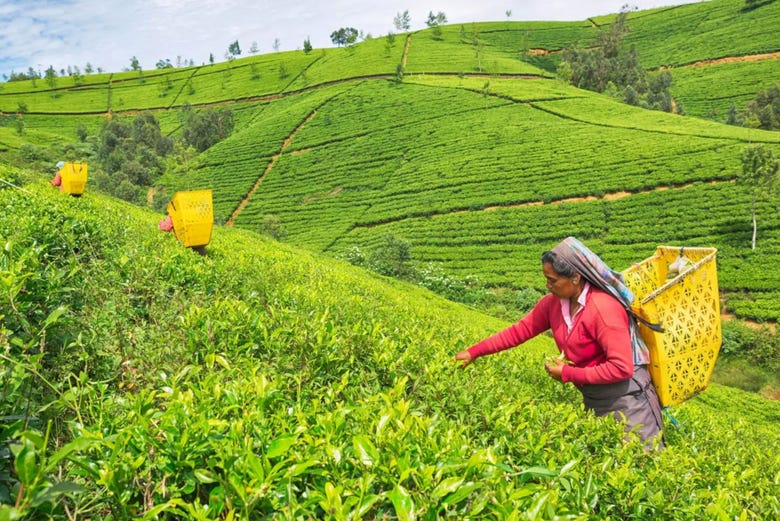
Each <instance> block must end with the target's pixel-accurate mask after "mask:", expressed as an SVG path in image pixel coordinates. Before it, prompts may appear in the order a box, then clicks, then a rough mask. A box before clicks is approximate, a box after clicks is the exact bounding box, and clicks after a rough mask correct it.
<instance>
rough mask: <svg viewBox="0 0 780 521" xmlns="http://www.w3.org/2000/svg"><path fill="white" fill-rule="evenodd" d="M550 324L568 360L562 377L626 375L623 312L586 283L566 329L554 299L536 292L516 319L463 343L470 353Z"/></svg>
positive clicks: (627, 340)
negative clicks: (469, 343) (536, 297)
mask: <svg viewBox="0 0 780 521" xmlns="http://www.w3.org/2000/svg"><path fill="white" fill-rule="evenodd" d="M548 329H550V330H552V334H553V338H555V343H556V344H558V348H559V349H560V350H561V351H563V353H564V354H565V355H566V358H568V359H569V360H571V362H572V364H571V365H567V366H566V367H564V368H563V373H562V375H561V377H562V380H563V381H564V382H572V383H573V384H575V385H577V386H581V385H583V384H609V383H615V382H620V381H623V380H628V379H629V378H631V377H632V376H633V374H634V362H633V356H632V353H631V336H630V333H629V329H628V315H627V314H626V311H625V309H623V306H622V305H621V304H620V303H619V302H618V301H617V300H616V299H615V298H614V297H612V296H611V295H609V294H607V293H604V292H603V291H601V290H599V289H597V288H595V287H592V286H591V288H590V290H589V291H588V295H587V297H586V300H585V306H584V307H583V308H582V311H580V312H579V313H578V314H577V315H576V316H575V317H574V325H573V327H572V330H571V333H569V332H567V330H566V322H565V321H564V320H563V313H562V311H561V302H560V300H559V299H558V298H557V297H556V296H555V295H552V294H548V295H545V296H544V297H542V299H541V300H539V302H537V304H536V306H534V308H533V309H532V310H531V311H530V312H529V313H528V314H527V315H526V316H525V317H523V318H522V319H521V320H520V321H519V322H517V323H516V324H513V325H511V326H509V327H508V328H506V329H505V330H503V331H500V332H499V333H496V334H495V335H493V336H491V337H489V338H486V339H485V340H483V341H482V342H479V343H478V344H474V345H473V346H471V347H470V348H469V353H470V354H471V357H472V358H478V357H480V356H484V355H489V354H493V353H497V352H499V351H503V350H504V349H509V348H510V347H515V346H517V345H520V344H522V343H523V342H525V341H526V340H528V339H530V338H533V337H535V336H536V335H538V334H540V333H543V332H545V331H547V330H548Z"/></svg>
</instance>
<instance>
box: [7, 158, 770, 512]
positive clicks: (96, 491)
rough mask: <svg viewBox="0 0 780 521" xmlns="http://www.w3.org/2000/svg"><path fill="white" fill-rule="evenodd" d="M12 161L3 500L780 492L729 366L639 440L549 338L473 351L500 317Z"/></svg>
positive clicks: (445, 498)
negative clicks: (585, 405)
mask: <svg viewBox="0 0 780 521" xmlns="http://www.w3.org/2000/svg"><path fill="white" fill-rule="evenodd" d="M0 173H2V175H3V179H5V180H8V182H10V183H11V184H13V185H14V186H15V187H9V188H5V189H0V207H2V208H3V212H2V213H0V236H2V237H3V243H4V247H3V249H2V250H1V251H0V268H1V269H2V277H0V281H2V283H3V291H2V293H0V298H2V299H3V300H2V301H0V303H2V307H0V309H2V312H0V318H2V334H0V347H2V350H3V355H2V356H1V357H0V359H1V360H2V370H3V372H4V382H6V384H5V385H6V392H4V394H3V395H2V398H3V401H2V412H0V415H2V416H4V417H6V418H11V417H12V416H13V415H18V414H20V413H21V412H22V411H23V410H24V409H25V408H27V409H28V410H29V412H30V413H31V415H32V416H34V417H37V420H36V421H34V422H33V423H32V424H31V426H32V427H33V430H32V431H24V430H23V429H24V427H23V425H22V424H21V423H20V421H18V420H17V421H15V422H14V421H11V423H6V427H5V428H6V431H5V432H6V433H7V434H8V436H10V437H11V438H13V439H14V440H15V441H13V442H12V445H14V447H15V448H14V454H15V455H16V456H17V458H16V459H17V464H16V470H17V475H16V476H17V477H16V478H15V479H16V480H18V479H22V480H24V481H25V483H26V485H27V486H26V487H25V488H23V489H21V491H20V490H19V489H17V488H13V483H14V482H15V479H11V478H9V470H8V468H7V467H6V466H2V467H0V471H1V473H2V475H3V476H4V479H5V481H4V483H6V486H8V484H9V483H10V484H11V485H10V486H11V488H10V489H8V488H5V489H2V488H0V492H1V493H3V494H4V497H3V502H4V503H5V504H4V505H3V506H1V507H0V509H2V513H3V514H4V515H6V514H9V513H10V512H11V510H10V509H11V507H10V506H9V505H11V504H13V502H12V501H9V499H10V498H18V499H17V501H16V503H15V507H14V508H16V509H17V510H16V511H17V512H21V513H31V512H39V513H42V512H47V511H48V512H50V513H51V514H52V516H53V517H54V518H55V519H65V516H66V513H67V515H68V517H72V516H73V515H77V517H79V518H81V519H104V518H107V517H111V518H114V519H117V518H122V519H129V518H134V519H136V518H140V517H143V518H147V519H152V518H155V517H156V518H165V519H174V518H187V519H203V518H217V517H219V518H229V517H231V516H239V517H242V518H253V519H265V518H267V517H272V516H276V517H282V518H285V519H287V518H290V519H291V518H299V517H302V518H308V517H314V518H332V519H346V518H350V519H377V518H381V517H386V516H391V517H398V518H400V519H413V518H421V519H434V518H438V517H445V516H450V517H456V518H466V517H468V518H471V519H495V518H502V519H507V518H511V517H513V516H518V515H519V514H520V513H525V515H526V516H527V517H529V518H533V519H553V518H560V517H561V516H563V517H566V518H569V519H592V518H598V519H626V518H629V517H635V518H648V517H660V518H674V519H699V518H701V516H702V513H706V515H707V516H711V517H723V518H734V517H740V516H745V517H747V518H751V517H752V518H758V519H768V518H771V517H773V516H774V515H775V514H776V513H777V512H778V510H779V509H780V503H778V496H777V494H776V491H777V483H776V477H777V475H778V472H780V459H778V457H777V455H776V454H775V448H776V447H777V444H778V442H779V441H780V440H779V439H778V432H779V430H778V429H777V426H778V422H780V404H779V403H775V402H768V401H765V400H763V399H761V398H759V397H757V396H755V395H749V394H747V393H743V392H740V391H738V390H734V389H727V388H722V387H719V386H716V385H713V386H711V388H710V389H708V390H707V391H705V392H704V393H703V394H701V395H700V396H699V397H696V398H694V399H691V400H689V401H688V402H686V403H684V404H683V405H681V406H678V407H675V408H674V410H673V414H674V416H675V417H676V419H677V421H678V422H679V427H672V426H671V424H669V426H668V429H667V434H666V436H667V442H668V448H667V449H666V450H665V451H663V452H662V453H659V454H645V453H644V452H643V450H642V449H641V447H640V446H639V444H638V443H637V442H630V443H624V442H623V441H621V438H622V434H621V430H620V427H619V426H618V425H617V424H615V423H614V422H611V421H605V420H603V419H597V418H594V417H593V416H592V415H590V414H585V413H584V412H583V411H582V410H581V408H580V406H579V397H578V394H577V392H576V391H575V390H574V389H572V388H571V386H563V385H560V384H558V383H556V382H553V381H552V380H550V379H549V378H548V377H547V376H546V375H545V373H544V371H543V370H542V363H543V358H544V356H545V355H546V354H549V353H551V352H553V347H552V345H551V342H550V339H548V338H539V339H538V340H536V341H534V342H531V343H530V344H529V345H527V346H524V347H522V348H518V349H515V350H513V351H510V352H507V353H504V354H501V355H496V356H494V357H491V358H490V359H485V360H481V361H480V362H479V363H477V364H473V365H472V366H471V367H469V369H468V370H466V371H463V370H460V369H459V368H457V366H456V365H455V363H454V360H453V355H454V353H455V352H457V351H458V350H459V349H461V348H463V347H465V346H468V345H470V344H471V343H473V342H475V341H477V340H479V339H481V338H482V337H483V336H484V335H486V334H488V333H490V332H492V331H495V330H496V329H497V328H500V327H503V326H504V325H505V324H503V323H501V322H499V321H496V320H494V319H491V318H489V317H486V316H484V315H480V314H479V313H476V312H474V311H472V310H469V309H467V308H465V307H462V306H460V305H456V304H453V303H450V302H448V301H445V300H443V299H441V298H438V297H436V296H435V295H433V294H431V293H429V292H427V291H424V290H421V289H419V288H417V287H414V286H411V285H408V284H404V283H399V282H396V281H393V280H391V279H385V278H382V277H378V276H375V275H371V274H368V273H365V272H362V271H361V270H359V269H356V268H354V267H351V266H349V265H347V264H344V263H341V262H338V261H334V260H332V259H328V258H326V257H321V256H318V255H316V254H312V253H310V252H307V251H304V250H299V249H295V248H293V247H290V246H286V245H283V244H279V243H276V242H273V241H269V240H267V239H263V238H260V237H258V236H255V235H254V234H251V233H248V232H244V231H240V230H231V229H228V228H225V227H217V228H216V229H215V231H214V236H213V240H212V243H211V244H210V245H209V247H208V251H207V255H206V256H205V257H201V256H199V255H197V254H195V253H193V252H191V251H189V250H187V249H185V248H182V247H181V246H180V245H179V244H178V243H177V242H176V240H175V239H174V238H173V237H172V236H170V235H167V234H163V233H161V232H159V231H158V230H157V229H156V220H157V218H158V216H156V215H154V214H152V213H150V212H148V211H145V210H142V209H138V208H135V207H132V206H130V205H127V204H125V203H121V202H118V201H116V200H112V199H111V198H107V197H103V196H100V195H98V194H94V193H87V194H85V195H84V196H83V197H81V198H79V199H76V198H70V197H67V196H65V195H63V194H61V193H59V192H58V191H56V190H54V189H52V188H51V187H49V186H48V185H46V184H45V183H43V182H35V183H32V184H30V185H27V186H24V187H21V182H22V179H23V178H24V177H25V176H26V174H20V173H19V172H18V171H15V170H12V169H6V168H3V169H2V170H0ZM3 186H8V185H7V184H6V183H5V182H4V183H3ZM50 418H51V419H52V420H53V421H54V423H53V424H52V425H51V429H52V430H51V431H50V436H51V437H52V438H50V443H49V444H48V445H47V444H45V443H44V442H43V438H42V437H41V435H40V434H36V432H41V431H46V429H47V427H46V425H47V421H48V419H50ZM47 432H49V431H47ZM55 438H56V441H57V442H56V443H54V440H55ZM65 442H68V444H67V445H65V446H64V447H63V445H62V443H65ZM55 446H56V447H63V448H62V449H55ZM46 447H48V448H49V449H50V450H49V451H48V452H49V456H48V459H43V454H44V452H46ZM20 451H21V452H20ZM756 454H762V455H763V456H762V457H761V458H756V457H755V455H756ZM6 461H8V460H6V459H4V460H3V462H4V463H3V465H5V462H6ZM33 461H40V462H42V463H41V465H37V466H36V465H33V464H32V462H33ZM43 462H46V463H45V464H44V463H43ZM52 499H55V500H57V501H58V502H56V503H54V504H53V503H51V502H50V500H52Z"/></svg>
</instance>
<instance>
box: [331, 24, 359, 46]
mask: <svg viewBox="0 0 780 521" xmlns="http://www.w3.org/2000/svg"><path fill="white" fill-rule="evenodd" d="M358 34H359V32H358V30H357V29H355V28H354V27H341V28H339V29H337V30H335V31H333V32H332V33H330V41H332V42H333V43H334V44H336V45H337V46H338V47H342V46H345V45H352V44H353V43H355V42H356V41H357V38H358Z"/></svg>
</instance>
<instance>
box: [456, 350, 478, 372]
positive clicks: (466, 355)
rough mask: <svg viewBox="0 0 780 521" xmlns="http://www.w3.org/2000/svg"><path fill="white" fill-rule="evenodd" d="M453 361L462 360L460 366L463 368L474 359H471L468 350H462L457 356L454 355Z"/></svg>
mask: <svg viewBox="0 0 780 521" xmlns="http://www.w3.org/2000/svg"><path fill="white" fill-rule="evenodd" d="M455 360H463V365H461V368H465V367H466V366H467V365H469V364H470V363H471V362H472V361H473V360H474V359H473V358H471V353H469V350H468V349H464V350H463V351H461V352H460V353H458V354H457V355H455Z"/></svg>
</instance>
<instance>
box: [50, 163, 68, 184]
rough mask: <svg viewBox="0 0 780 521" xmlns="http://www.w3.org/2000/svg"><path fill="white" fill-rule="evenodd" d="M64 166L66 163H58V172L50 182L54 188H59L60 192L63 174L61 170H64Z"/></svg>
mask: <svg viewBox="0 0 780 521" xmlns="http://www.w3.org/2000/svg"><path fill="white" fill-rule="evenodd" d="M63 166H65V161H59V162H57V172H55V174H54V179H52V180H51V181H49V183H51V185H52V186H59V187H60V190H62V174H61V173H60V170H62V167H63Z"/></svg>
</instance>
